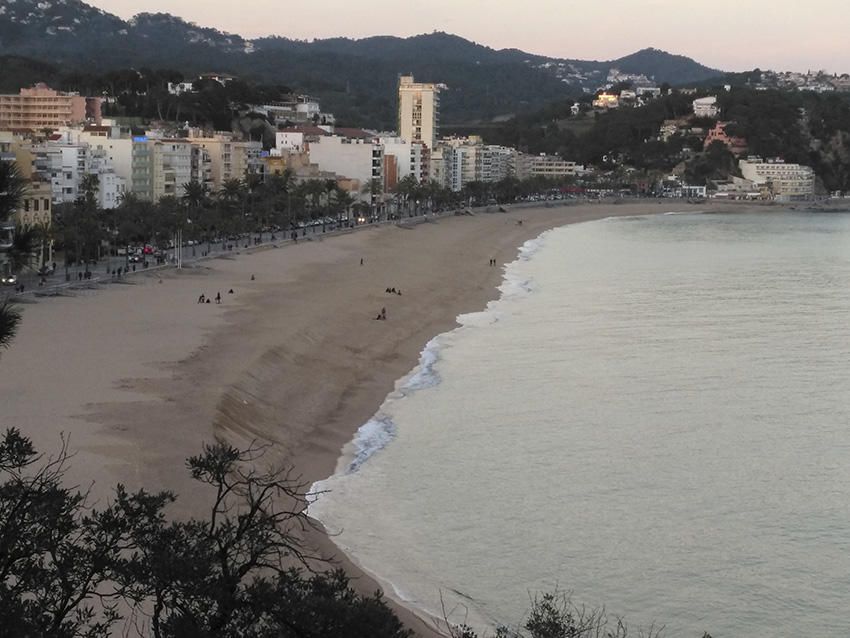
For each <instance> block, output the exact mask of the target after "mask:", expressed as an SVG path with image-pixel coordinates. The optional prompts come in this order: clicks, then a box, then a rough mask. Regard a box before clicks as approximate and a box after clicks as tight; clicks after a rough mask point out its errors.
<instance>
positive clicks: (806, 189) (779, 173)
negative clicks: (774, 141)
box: [738, 156, 815, 201]
mask: <svg viewBox="0 0 850 638" xmlns="http://www.w3.org/2000/svg"><path fill="white" fill-rule="evenodd" d="M738 166H739V168H740V169H741V175H742V176H743V177H744V179H747V180H750V181H751V182H753V183H754V184H755V185H756V186H757V187H758V186H767V187H768V188H769V191H770V193H771V196H772V197H773V198H774V199H776V200H778V201H800V200H808V199H812V198H813V197H814V195H815V172H814V171H813V170H812V169H811V168H810V167H808V166H802V165H800V164H789V163H786V162H785V161H783V160H781V159H778V158H777V159H767V160H764V159H762V158H761V157H755V156H751V157H748V158H747V159H742V160H739V161H738Z"/></svg>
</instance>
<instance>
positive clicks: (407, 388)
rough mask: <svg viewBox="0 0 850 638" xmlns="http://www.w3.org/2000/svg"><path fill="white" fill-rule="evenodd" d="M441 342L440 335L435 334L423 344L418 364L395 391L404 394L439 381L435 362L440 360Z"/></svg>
mask: <svg viewBox="0 0 850 638" xmlns="http://www.w3.org/2000/svg"><path fill="white" fill-rule="evenodd" d="M441 349H442V344H441V342H440V337H439V336H436V337H434V338H433V339H431V341H429V342H428V343H426V344H425V347H424V348H423V349H422V352H421V353H420V354H419V364H418V365H417V366H416V367H415V368H414V369H413V372H411V373H410V374H409V375H408V376H407V377H405V378H403V379H402V380H401V382H400V383H399V384H398V386H397V388H396V391H398V392H401V393H402V395H404V396H406V395H408V394H410V393H411V392H416V391H417V390H424V389H426V388H433V387H434V386H436V385H438V384H439V383H440V375H439V373H438V372H437V370H436V365H437V362H438V361H439V360H440V350H441Z"/></svg>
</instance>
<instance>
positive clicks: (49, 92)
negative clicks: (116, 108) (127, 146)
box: [0, 84, 102, 130]
mask: <svg viewBox="0 0 850 638" xmlns="http://www.w3.org/2000/svg"><path fill="white" fill-rule="evenodd" d="M101 103H102V99H101V98H98V97H82V96H80V95H77V94H75V93H60V92H59V91H54V90H53V89H51V88H50V87H48V86H47V85H46V84H36V85H35V86H34V87H32V88H29V89H21V91H20V93H19V94H18V95H0V129H6V130H9V129H29V130H38V129H43V128H59V127H60V126H67V125H69V124H80V123H82V122H86V121H87V120H91V121H94V122H95V123H97V124H100V119H101V114H100V107H101Z"/></svg>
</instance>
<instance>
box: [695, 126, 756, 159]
mask: <svg viewBox="0 0 850 638" xmlns="http://www.w3.org/2000/svg"><path fill="white" fill-rule="evenodd" d="M728 125H729V122H718V123H717V124H715V125H714V128H712V129H710V130H709V131H708V134H707V135H706V136H705V141H704V142H703V148H704V149H706V148H708V147H709V146H711V145H712V143H714V142H720V143H721V144H723V145H724V146H726V148H728V149H729V151H730V152H731V153H732V154H733V155H735V156H738V155H743V154H745V153H746V152H747V140H745V139H744V138H743V137H736V136H734V135H732V136H730V135H727V133H726V127H727V126H728Z"/></svg>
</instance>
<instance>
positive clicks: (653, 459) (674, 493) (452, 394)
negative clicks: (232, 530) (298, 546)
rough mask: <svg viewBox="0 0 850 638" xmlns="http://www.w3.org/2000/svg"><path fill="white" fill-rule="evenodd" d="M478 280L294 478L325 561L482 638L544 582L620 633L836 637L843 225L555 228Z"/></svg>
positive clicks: (674, 222) (827, 219)
mask: <svg viewBox="0 0 850 638" xmlns="http://www.w3.org/2000/svg"><path fill="white" fill-rule="evenodd" d="M500 290H501V296H500V298H499V299H498V300H496V301H493V302H491V303H490V304H489V305H488V307H487V308H486V310H484V311H482V312H478V313H473V314H468V315H463V316H461V317H459V318H458V321H459V324H460V327H458V328H457V329H455V330H453V331H451V332H448V333H446V334H442V335H439V336H437V337H435V338H434V339H433V340H432V341H431V342H430V343H428V345H427V346H426V348H425V350H424V351H423V352H422V355H421V360H420V362H419V365H418V366H417V367H416V368H415V369H414V370H413V371H411V373H410V374H409V375H408V376H407V377H405V378H404V379H400V380H399V381H398V382H397V384H396V389H395V391H394V392H393V393H392V394H391V395H390V396H388V397H387V399H386V401H385V402H384V404H383V405H382V406H381V408H380V410H379V412H378V413H377V414H376V415H375V417H374V418H373V419H372V420H370V421H369V423H366V424H365V425H364V426H363V427H362V428H360V430H359V432H358V433H357V436H356V438H355V439H354V440H353V441H352V442H351V444H350V445H349V446H347V448H346V450H345V451H344V455H343V457H342V458H341V460H340V464H339V467H338V471H337V473H336V474H335V475H334V476H333V477H331V478H330V479H328V480H327V481H324V482H322V483H320V484H317V485H316V486H315V487H316V489H317V490H323V491H326V493H323V494H322V495H321V496H320V497H319V498H318V499H317V501H316V502H315V503H313V505H311V508H310V513H311V514H312V515H314V516H316V517H318V518H319V519H320V520H321V521H323V522H324V523H325V524H326V525H327V527H328V528H329V530H331V532H332V533H335V534H337V536H336V538H335V541H336V542H337V543H338V544H339V545H340V546H341V547H342V548H343V549H344V550H346V551H347V552H348V553H349V554H350V555H351V556H352V557H353V558H354V559H356V560H357V561H358V562H359V563H360V564H361V565H362V566H363V567H364V568H366V569H367V570H369V571H370V572H372V573H373V574H374V575H375V576H376V577H378V578H379V579H380V581H381V582H382V583H383V585H384V587H385V588H386V589H387V591H388V592H390V593H391V594H392V595H394V596H395V597H397V598H399V599H400V600H402V601H404V602H406V603H407V604H408V605H410V606H413V607H416V608H418V609H420V610H422V611H424V612H427V613H431V614H435V615H437V616H440V617H442V616H444V615H446V616H449V617H450V618H451V620H452V621H453V622H457V623H460V622H465V623H467V624H469V625H471V626H473V627H475V628H477V629H479V630H484V631H489V632H490V633H492V631H493V629H494V628H495V627H497V626H499V625H507V626H518V625H521V624H522V622H523V620H524V618H525V614H526V613H527V610H528V608H529V605H530V601H531V600H532V599H533V597H534V596H535V595H536V594H538V593H540V592H546V591H558V592H560V593H563V594H567V595H569V596H570V598H571V600H572V602H573V604H575V605H577V606H586V607H588V608H596V607H604V609H605V611H606V614H607V615H608V616H609V617H611V618H614V617H623V618H624V619H625V621H626V622H627V623H628V625H629V626H630V627H631V628H632V630H633V632H632V633H633V634H636V633H637V631H636V630H637V629H638V628H642V629H644V630H646V629H648V628H650V627H655V628H656V629H657V628H659V627H663V628H664V631H663V635H664V636H668V637H679V636H683V637H684V636H693V637H695V638H701V637H702V635H703V632H709V633H710V634H711V636H712V637H713V638H725V637H732V636H747V637H748V638H757V637H762V636H763V637H770V638H777V637H782V636H789V637H791V636H793V637H799V636H848V635H850V215H848V214H838V213H803V212H794V211H787V212H781V211H779V212H777V211H775V210H774V211H771V212H764V213H753V214H727V213H713V212H712V211H711V210H710V209H708V208H707V209H706V210H704V211H700V212H699V213H690V212H689V213H682V214H679V213H675V212H671V213H668V214H659V215H650V216H637V217H625V218H624V217H618V218H608V219H604V220H601V221H595V222H588V223H582V224H576V225H570V226H564V227H561V228H557V229H554V230H552V231H549V232H547V233H544V234H543V235H541V236H540V237H538V238H537V239H534V240H532V241H529V242H527V243H526V244H525V245H524V246H522V247H521V248H520V249H519V253H518V257H517V259H516V261H514V262H513V263H510V264H508V265H507V266H506V267H505V271H504V281H503V284H502V286H501V289H500ZM630 635H631V634H630Z"/></svg>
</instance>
